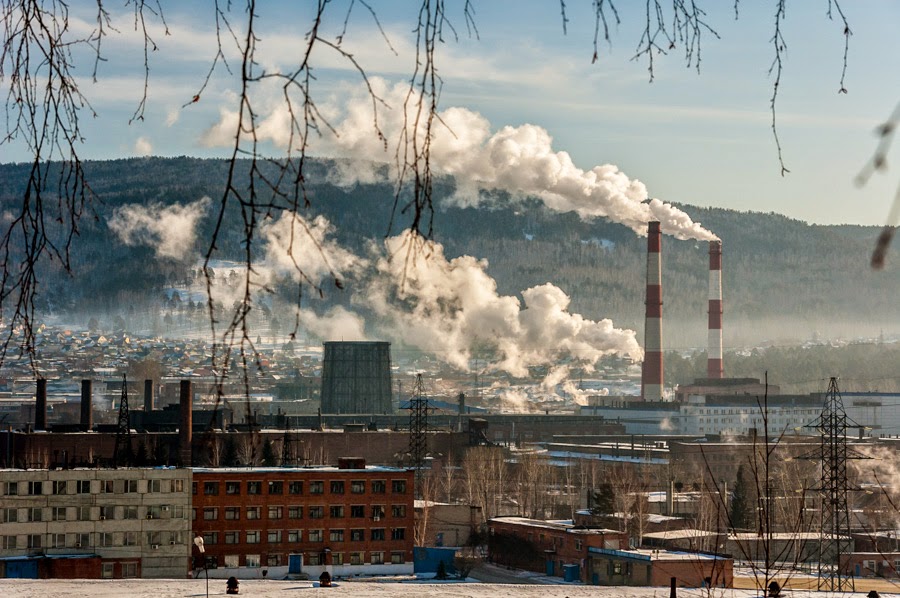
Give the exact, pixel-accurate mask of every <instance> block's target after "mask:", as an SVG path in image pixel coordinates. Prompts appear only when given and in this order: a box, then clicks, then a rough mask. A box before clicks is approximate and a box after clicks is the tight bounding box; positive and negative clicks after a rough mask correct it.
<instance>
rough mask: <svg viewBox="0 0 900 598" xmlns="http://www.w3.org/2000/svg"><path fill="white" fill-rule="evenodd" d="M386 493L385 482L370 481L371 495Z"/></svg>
mask: <svg viewBox="0 0 900 598" xmlns="http://www.w3.org/2000/svg"><path fill="white" fill-rule="evenodd" d="M386 491H387V482H386V481H385V480H373V481H372V494H384V493H385V492H386Z"/></svg>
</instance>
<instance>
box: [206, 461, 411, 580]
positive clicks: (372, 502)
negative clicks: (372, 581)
mask: <svg viewBox="0 0 900 598" xmlns="http://www.w3.org/2000/svg"><path fill="white" fill-rule="evenodd" d="M294 481H297V482H302V484H303V493H302V494H290V493H289V486H290V482H294ZM353 481H363V482H364V483H365V485H364V490H365V491H364V492H363V493H362V494H354V493H352V492H351V483H352V482H353ZM373 481H383V482H384V483H385V492H384V493H373V491H372V490H373V488H372V482H373ZM394 481H398V482H402V484H403V485H405V491H403V492H394V491H393V488H392V483H393V482H394ZM194 482H195V484H196V488H197V493H196V494H194V496H193V506H194V509H195V513H196V518H195V520H194V524H193V530H194V533H195V534H201V535H202V534H204V533H206V532H216V533H217V534H218V538H217V541H216V543H215V544H209V543H207V544H206V545H205V549H206V555H207V556H209V557H214V558H216V559H217V562H218V566H219V567H223V566H225V555H239V558H240V561H239V563H238V565H239V566H246V558H245V557H246V555H248V554H258V555H260V566H261V567H263V568H265V567H266V566H269V557H270V556H274V557H276V558H277V559H278V566H286V565H287V564H288V555H289V554H296V553H303V555H304V562H305V563H306V564H310V562H311V557H313V556H314V555H323V554H327V557H326V560H325V562H324V563H322V564H331V562H330V561H331V558H332V555H333V554H334V553H341V554H342V555H343V558H344V564H350V553H352V552H362V553H363V563H369V562H370V559H371V553H372V552H373V551H377V552H383V553H384V561H385V562H390V559H391V553H392V552H402V553H403V561H404V562H412V560H413V557H412V548H413V527H414V513H413V511H414V509H413V472H412V471H411V470H400V469H394V468H370V469H365V470H361V469H348V470H339V469H336V468H310V469H284V470H273V469H258V470H252V469H250V470H229V469H222V470H208V471H202V472H200V471H195V472H194ZM207 482H213V483H218V495H207V494H205V493H204V490H205V484H206V483H207ZM227 482H237V483H238V484H239V488H240V494H227V492H226V483H227ZM248 482H259V483H260V488H261V493H260V494H248V493H247V490H248ZM269 482H283V488H282V493H281V494H274V495H273V494H270V493H269ZM313 482H322V483H323V486H324V492H323V493H322V494H312V493H311V483H313ZM332 482H343V484H344V492H343V494H339V493H333V492H332V487H331V484H332ZM376 505H379V506H383V507H384V515H383V516H381V517H380V520H379V521H375V519H374V517H373V507H374V506H376ZM395 505H396V506H397V507H398V508H401V509H400V510H402V511H403V513H402V514H401V515H395V514H394V513H393V512H392V511H393V509H392V507H394V506H395ZM292 506H296V507H301V508H302V519H291V518H289V515H290V507H292ZM351 506H362V507H363V509H362V510H363V516H362V517H351ZM226 507H238V508H239V517H240V518H239V519H237V520H227V519H225V509H226ZM248 507H259V509H260V515H261V518H260V519H258V520H248V519H247V508H248ZM269 507H282V511H281V518H277V519H273V518H270V517H269V512H268V511H269ZM311 507H321V509H322V514H323V517H322V518H321V519H313V518H311V517H310V508H311ZM331 507H343V517H337V516H335V517H332V512H331ZM206 508H216V509H218V511H217V513H216V518H215V519H214V520H207V519H204V509H206ZM335 515H337V514H336V513H335ZM313 529H319V530H323V536H324V538H323V540H322V541H321V542H312V541H310V535H309V531H310V530H313ZM353 529H361V530H363V532H362V533H363V539H362V540H361V541H355V540H351V530H353ZM395 529H397V530H400V529H402V530H403V538H402V539H397V540H394V539H392V530H395ZM289 530H300V531H301V533H302V538H301V541H300V542H290V541H289V537H288V532H289ZM332 530H343V534H344V539H343V541H338V540H331V539H330V532H331V531H332ZM372 530H384V540H377V539H376V540H373V539H372ZM230 531H235V532H238V542H237V543H236V544H225V533H226V532H230ZM248 531H259V532H260V541H259V543H258V544H248V543H247V532H248ZM270 531H280V532H281V541H280V542H273V543H270V542H269V532H270ZM327 550H330V553H328V552H327ZM195 552H196V551H195ZM271 566H276V565H275V564H274V563H273V564H272V565H271Z"/></svg>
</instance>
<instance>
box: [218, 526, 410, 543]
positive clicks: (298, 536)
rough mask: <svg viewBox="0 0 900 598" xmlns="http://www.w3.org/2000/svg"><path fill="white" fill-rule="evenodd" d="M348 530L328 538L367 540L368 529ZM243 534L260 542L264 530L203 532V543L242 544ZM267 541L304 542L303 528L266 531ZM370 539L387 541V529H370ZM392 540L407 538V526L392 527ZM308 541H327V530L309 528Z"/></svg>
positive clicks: (248, 540)
mask: <svg viewBox="0 0 900 598" xmlns="http://www.w3.org/2000/svg"><path fill="white" fill-rule="evenodd" d="M346 531H347V530H343V529H329V530H328V540H329V541H330V542H343V541H344V540H346V539H349V540H350V542H365V540H366V530H364V529H351V530H349V531H350V533H349V534H345V532H346ZM242 534H243V541H244V543H245V544H259V543H260V542H262V538H263V532H262V531H260V530H248V531H244V532H239V531H226V532H221V533H220V532H212V531H208V532H205V533H204V534H203V544H204V546H212V545H216V544H218V543H219V537H220V536H221V537H222V540H223V543H224V544H240V543H241V539H242ZM265 534H266V536H265V537H266V541H267V542H268V543H269V544H281V543H282V542H285V541H287V542H289V543H298V542H303V530H300V529H289V530H280V529H272V530H268V531H267V532H265ZM369 539H370V540H372V541H373V542H378V541H385V540H387V530H386V529H385V528H375V529H370V530H369ZM390 539H391V540H405V539H406V528H403V527H392V528H391V534H390ZM306 541H307V542H324V541H325V530H324V529H308V530H306Z"/></svg>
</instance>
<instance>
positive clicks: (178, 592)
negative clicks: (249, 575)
mask: <svg viewBox="0 0 900 598" xmlns="http://www.w3.org/2000/svg"><path fill="white" fill-rule="evenodd" d="M315 585H317V584H314V583H313V582H309V581H272V580H248V581H245V582H242V583H241V594H240V595H241V596H245V597H248V598H250V597H253V598H325V597H332V598H335V597H338V596H352V597H353V598H369V597H372V598H407V597H409V598H414V597H422V598H451V597H452V598H581V597H584V598H587V597H588V596H590V597H592V598H598V597H599V598H668V596H669V589H668V588H625V587H597V586H573V585H499V584H486V583H416V582H407V583H376V582H355V581H350V582H348V581H340V582H338V585H337V586H336V587H332V588H318V587H315ZM209 595H210V596H225V583H224V581H223V580H221V579H211V580H210V582H209ZM759 595H760V594H759V592H753V591H750V590H721V589H719V590H712V592H710V591H708V590H699V589H684V588H679V589H678V597H679V598H719V597H720V598H752V597H755V596H759ZM24 596H29V597H31V596H34V597H38V598H83V597H84V598H87V597H91V598H93V597H99V598H125V597H127V598H203V597H204V596H206V581H205V580H203V579H194V580H160V579H135V580H91V581H69V580H26V579H2V580H0V597H2V598H21V597H24ZM785 596H786V597H787V598H837V597H838V596H841V597H842V598H850V597H851V596H852V597H859V598H865V596H866V593H865V592H856V593H846V594H831V593H829V592H811V591H808V590H797V591H789V592H787V593H786V594H785ZM881 596H882V598H887V597H890V598H900V593H897V594H888V593H882V594H881Z"/></svg>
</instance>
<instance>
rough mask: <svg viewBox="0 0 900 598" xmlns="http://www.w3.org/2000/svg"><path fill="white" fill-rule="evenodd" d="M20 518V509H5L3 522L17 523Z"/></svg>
mask: <svg viewBox="0 0 900 598" xmlns="http://www.w3.org/2000/svg"><path fill="white" fill-rule="evenodd" d="M18 520H19V509H13V508H6V509H3V523H15V522H17V521H18Z"/></svg>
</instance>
